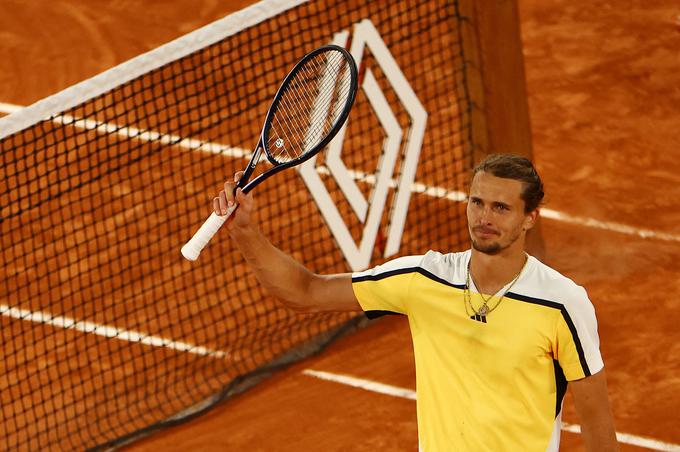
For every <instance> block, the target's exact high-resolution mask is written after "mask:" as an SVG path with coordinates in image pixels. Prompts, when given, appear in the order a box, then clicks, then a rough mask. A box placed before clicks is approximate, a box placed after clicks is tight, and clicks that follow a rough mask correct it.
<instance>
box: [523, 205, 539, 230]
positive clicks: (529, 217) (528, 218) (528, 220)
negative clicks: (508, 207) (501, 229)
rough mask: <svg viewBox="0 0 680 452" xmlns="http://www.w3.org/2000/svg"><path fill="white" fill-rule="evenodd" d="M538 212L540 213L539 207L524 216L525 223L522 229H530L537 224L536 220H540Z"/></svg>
mask: <svg viewBox="0 0 680 452" xmlns="http://www.w3.org/2000/svg"><path fill="white" fill-rule="evenodd" d="M538 214H539V209H538V208H536V209H534V210H532V211H531V212H529V213H527V214H526V215H525V216H524V225H523V226H522V229H523V230H525V231H528V230H529V229H531V228H533V227H534V225H535V224H536V221H537V220H538Z"/></svg>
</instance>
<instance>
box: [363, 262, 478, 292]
mask: <svg viewBox="0 0 680 452" xmlns="http://www.w3.org/2000/svg"><path fill="white" fill-rule="evenodd" d="M408 273H420V274H421V275H423V276H425V277H426V278H428V279H431V280H432V281H436V282H438V283H440V284H444V285H445V286H449V287H454V288H456V289H464V288H465V285H463V284H453V283H451V282H449V281H447V280H445V279H443V278H440V277H439V276H437V275H435V274H434V273H430V272H429V271H427V270H425V269H424V268H421V267H408V268H399V269H396V270H390V271H386V272H384V273H379V274H377V275H363V276H355V277H352V282H353V283H355V282H363V281H380V280H381V279H385V278H389V277H391V276H396V275H405V274H408Z"/></svg>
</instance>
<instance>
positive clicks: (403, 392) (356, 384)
mask: <svg viewBox="0 0 680 452" xmlns="http://www.w3.org/2000/svg"><path fill="white" fill-rule="evenodd" d="M302 373H303V375H308V376H310V377H314V378H319V379H321V380H325V381H331V382H333V383H339V384H342V385H345V386H351V387H353V388H359V389H363V390H366V391H370V392H376V393H379V394H384V395H388V396H391V397H399V398H402V399H409V400H416V392H415V391H413V390H411V389H406V388H400V387H397V386H391V385H386V384H383V383H378V382H375V381H371V380H365V379H363V378H357V377H352V376H349V375H343V374H336V373H331V372H323V371H320V370H312V369H305V370H303V371H302ZM562 430H564V431H566V432H571V433H581V426H580V425H577V424H568V423H565V422H563V423H562ZM616 439H617V440H618V441H619V442H620V443H623V444H630V445H633V446H637V447H643V448H646V449H652V450H661V451H672V452H678V451H680V445H679V444H671V443H665V442H663V441H658V440H655V439H652V438H646V437H643V436H636V435H631V434H628V433H619V432H617V433H616Z"/></svg>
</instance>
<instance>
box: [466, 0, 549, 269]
mask: <svg viewBox="0 0 680 452" xmlns="http://www.w3.org/2000/svg"><path fill="white" fill-rule="evenodd" d="M459 13H460V15H461V16H462V17H464V18H465V21H464V22H463V26H462V29H461V33H462V38H463V51H464V52H465V59H466V62H467V64H466V65H465V77H466V78H467V80H468V87H469V101H470V107H471V108H470V121H471V123H472V142H473V154H472V155H473V159H474V164H477V163H479V162H480V161H482V160H483V159H484V158H485V157H486V156H487V155H489V154H492V153H495V152H503V153H511V154H516V155H521V156H524V157H527V158H529V159H532V158H533V149H532V138H531V123H530V118H529V104H528V98H527V87H526V78H525V72H524V57H523V53H522V39H521V33H520V18H519V11H518V6H517V0H459ZM526 248H527V251H529V252H530V253H531V254H532V255H534V256H536V257H537V258H539V259H543V258H544V257H545V244H544V241H543V236H542V233H541V225H540V221H539V222H537V224H536V225H535V227H534V228H533V229H532V230H531V231H530V233H529V234H528V235H527V242H526Z"/></svg>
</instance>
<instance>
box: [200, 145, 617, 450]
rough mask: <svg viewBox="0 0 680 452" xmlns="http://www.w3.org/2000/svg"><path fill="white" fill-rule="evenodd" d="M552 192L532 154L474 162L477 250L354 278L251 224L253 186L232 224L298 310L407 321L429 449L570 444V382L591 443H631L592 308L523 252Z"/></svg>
mask: <svg viewBox="0 0 680 452" xmlns="http://www.w3.org/2000/svg"><path fill="white" fill-rule="evenodd" d="M238 177H240V174H237V175H236V180H238ZM233 187H234V183H232V182H227V183H225V187H224V190H223V191H221V192H220V194H219V196H218V197H217V198H215V200H214V201H213V204H214V206H213V207H214V210H215V213H217V214H222V213H223V212H225V211H226V209H227V206H228V205H229V204H230V203H232V202H234V196H233V195H232V191H233ZM542 199H543V184H542V182H541V179H540V177H539V175H538V174H537V173H536V170H535V169H534V167H533V165H532V164H531V162H530V161H529V160H527V159H525V158H522V157H517V156H510V155H492V156H489V157H488V158H487V159H486V160H484V161H483V162H482V163H480V164H479V165H478V166H477V167H476V168H475V169H474V170H473V179H472V184H471V187H470V194H469V201H468V205H467V220H468V229H469V233H470V239H471V244H472V247H471V249H470V250H468V251H464V252H458V253H445V254H443V253H439V252H436V251H429V252H427V253H426V254H425V255H422V256H408V257H401V258H397V259H394V260H392V261H390V262H387V263H386V264H384V265H380V266H378V267H375V268H372V269H369V270H366V271H363V272H358V273H354V274H349V273H346V274H335V275H319V274H314V273H312V272H310V271H308V270H307V269H305V268H304V267H303V266H302V265H301V264H299V263H298V262H296V261H295V260H293V259H292V258H291V257H290V256H288V255H286V254H285V253H283V252H282V251H280V250H278V249H277V248H275V247H274V246H273V245H271V244H270V243H269V242H268V241H267V239H266V238H265V237H264V236H263V235H262V234H261V233H260V232H259V230H258V228H257V226H256V225H255V224H253V222H252V221H251V213H252V211H253V198H252V195H251V194H249V195H247V196H246V195H243V193H241V192H237V194H236V197H235V200H236V201H237V202H238V203H239V204H240V207H239V209H238V210H237V212H236V215H235V216H234V217H233V218H232V219H231V222H230V223H229V225H228V226H227V227H228V230H229V234H230V235H231V237H232V239H233V240H234V242H235V243H236V245H237V246H238V247H239V249H240V250H241V252H242V253H243V255H244V257H245V259H246V260H247V261H248V262H249V264H250V265H251V266H252V268H253V271H254V272H255V275H256V276H257V278H258V280H259V281H260V282H261V283H262V284H263V285H264V286H266V288H267V289H268V290H269V291H270V292H271V294H272V295H274V296H275V297H277V298H278V299H280V300H281V301H282V302H284V303H285V304H286V305H288V306H290V307H291V308H294V309H300V310H305V311H345V310H359V309H362V310H363V311H364V312H365V313H366V315H367V316H368V317H370V318H374V317H378V316H381V315H384V314H403V315H406V316H407V317H408V321H409V325H410V329H411V335H412V338H413V346H414V350H415V363H416V386H417V394H418V396H417V414H418V436H419V443H420V448H421V450H422V451H427V452H431V451H436V452H440V451H454V450H455V451H546V450H548V451H557V450H558V448H559V439H560V426H561V409H562V401H563V397H564V395H565V392H566V389H567V383H569V387H570V388H571V394H572V396H573V400H574V404H575V406H576V410H577V412H578V415H579V418H580V422H581V431H582V434H583V438H584V441H585V444H586V446H587V449H588V450H589V451H597V452H602V451H613V450H618V446H617V443H616V435H615V430H614V424H613V420H612V414H611V409H610V405H609V400H608V396H607V386H606V379H605V373H604V370H603V367H604V364H603V361H602V357H601V355H600V351H599V339H598V334H597V321H596V318H595V311H594V308H593V305H592V303H591V302H590V300H589V299H588V296H587V294H586V292H585V290H584V289H583V288H582V287H580V286H578V285H577V284H575V283H574V282H573V281H571V280H570V279H568V278H566V277H565V276H562V275H561V274H559V273H558V272H557V271H555V270H553V269H552V268H550V267H548V266H546V265H545V264H543V263H541V262H540V261H539V260H537V259H535V258H534V257H532V256H529V255H528V254H526V253H525V251H524V242H525V238H526V234H527V231H529V230H530V229H531V228H532V227H533V226H534V224H535V223H536V220H537V218H538V215H539V206H540V203H541V201H542Z"/></svg>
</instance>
